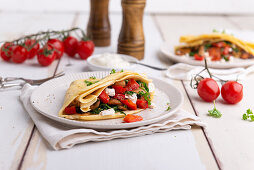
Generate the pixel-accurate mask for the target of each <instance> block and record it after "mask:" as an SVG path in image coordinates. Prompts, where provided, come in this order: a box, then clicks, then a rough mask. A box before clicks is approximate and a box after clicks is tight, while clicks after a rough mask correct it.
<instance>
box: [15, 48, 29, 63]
mask: <svg viewBox="0 0 254 170" xmlns="http://www.w3.org/2000/svg"><path fill="white" fill-rule="evenodd" d="M12 50H13V52H12V61H13V62H14V63H23V62H24V61H25V60H26V59H27V54H28V52H27V50H26V48H25V47H23V46H21V45H16V46H13V49H12Z"/></svg>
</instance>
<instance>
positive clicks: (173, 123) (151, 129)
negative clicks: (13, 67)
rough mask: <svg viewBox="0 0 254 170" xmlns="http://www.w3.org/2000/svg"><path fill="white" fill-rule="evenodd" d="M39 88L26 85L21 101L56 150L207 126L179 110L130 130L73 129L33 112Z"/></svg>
mask: <svg viewBox="0 0 254 170" xmlns="http://www.w3.org/2000/svg"><path fill="white" fill-rule="evenodd" d="M35 88H36V87H33V86H31V85H29V84H26V85H25V86H24V87H23V89H22V91H21V95H20V100H21V102H22V103H23V105H24V108H25V109H26V111H27V112H28V114H29V115H30V117H31V118H32V120H33V122H34V123H35V125H36V127H37V128H38V130H39V131H40V133H41V135H42V136H43V137H44V138H45V139H46V140H47V141H48V142H49V144H50V145H51V146H52V147H53V148H54V149H55V150H59V149H64V148H71V147H72V146H74V145H76V144H79V143H85V142H89V141H96V142H98V141H106V140H111V139H115V138H128V137H135V136H142V135H148V134H153V133H155V132H168V131H170V130H176V129H190V128H191V125H198V126H203V127H204V126H205V124H204V123H202V122H201V120H200V118H198V117H197V116H195V115H193V114H190V113H188V112H186V111H183V110H179V111H177V112H176V113H175V114H174V115H172V116H171V117H169V118H168V119H165V120H163V121H160V122H157V123H155V124H151V125H147V126H142V127H137V128H133V129H127V130H110V131H98V130H94V129H86V128H77V127H70V126H66V125H64V124H60V123H58V122H56V121H53V120H50V119H48V118H47V117H45V116H43V115H41V114H40V113H38V112H37V111H36V110H35V109H34V108H33V106H32V105H31V103H30V96H31V94H32V92H33V90H34V89H35Z"/></svg>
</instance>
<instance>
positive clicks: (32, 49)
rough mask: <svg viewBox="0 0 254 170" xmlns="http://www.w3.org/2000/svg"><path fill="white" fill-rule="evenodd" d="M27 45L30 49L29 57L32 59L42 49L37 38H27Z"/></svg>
mask: <svg viewBox="0 0 254 170" xmlns="http://www.w3.org/2000/svg"><path fill="white" fill-rule="evenodd" d="M25 47H26V49H27V51H28V54H27V59H32V58H34V57H35V56H36V54H37V52H38V51H39V49H40V44H39V43H37V41H36V40H32V39H27V40H26V41H25Z"/></svg>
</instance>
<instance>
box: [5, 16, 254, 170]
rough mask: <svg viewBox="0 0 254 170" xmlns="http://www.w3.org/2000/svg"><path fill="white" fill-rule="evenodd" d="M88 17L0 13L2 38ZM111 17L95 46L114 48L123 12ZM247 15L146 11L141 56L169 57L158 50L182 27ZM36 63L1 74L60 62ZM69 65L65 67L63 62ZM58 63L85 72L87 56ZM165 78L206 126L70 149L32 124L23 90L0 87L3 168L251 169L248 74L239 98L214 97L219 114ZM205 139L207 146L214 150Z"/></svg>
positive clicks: (196, 29) (233, 22)
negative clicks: (108, 41) (234, 101)
mask: <svg viewBox="0 0 254 170" xmlns="http://www.w3.org/2000/svg"><path fill="white" fill-rule="evenodd" d="M87 19H88V15H87V14H81V15H78V14H75V13H49V12H47V13H45V12H29V13H22V12H21V13H20V12H19V13H13V12H2V13H0V20H1V22H2V23H6V24H2V25H1V27H0V40H3V39H5V40H6V39H13V38H15V37H17V36H20V35H22V34H24V33H31V32H36V31H39V30H43V29H48V28H54V29H64V28H70V27H71V26H76V25H77V26H80V27H82V28H86V23H87ZM110 19H111V24H112V45H111V46H110V47H107V48H96V50H95V53H101V52H104V51H110V52H116V45H117V38H118V34H119V31H120V26H121V16H120V15H119V14H112V15H111V16H110ZM252 20H253V17H251V16H232V17H231V16H190V15H188V16H183V15H179V16H178V15H156V14H154V15H152V16H151V15H146V16H145V18H144V25H145V35H146V41H147V43H146V57H145V60H144V61H143V62H145V63H148V64H149V63H150V64H151V63H152V64H154V65H158V66H161V67H162V66H168V65H170V64H171V63H170V62H169V61H168V60H167V59H163V56H159V55H158V50H159V46H160V45H161V44H162V43H163V40H169V41H171V42H172V43H174V42H177V40H178V37H179V36H180V35H182V34H198V33H202V32H210V31H211V30H212V29H213V28H234V29H253V28H254V25H253V22H251V21H252ZM7 23H8V24H7ZM204 23H205V24H204ZM14 28H15V29H14ZM35 63H36V61H35V60H32V61H29V62H27V63H26V64H25V66H24V65H16V64H11V63H8V64H7V63H5V62H4V63H3V62H2V61H0V73H1V76H17V75H19V76H24V77H31V78H42V77H47V76H49V75H52V74H53V73H54V71H55V68H56V66H57V64H58V62H57V61H56V62H55V63H54V64H53V65H52V66H50V67H48V68H47V67H44V68H43V67H38V65H36V64H35ZM67 64H68V65H70V66H66V65H67ZM14 70H15V71H14ZM61 70H65V71H66V72H67V73H68V72H80V71H87V70H88V68H87V66H86V63H85V62H84V61H78V60H74V59H69V58H67V57H66V56H65V57H64V58H63V59H62V60H61V62H60V64H59V67H58V71H61ZM139 70H143V71H144V72H149V74H150V75H153V76H162V77H163V74H161V73H160V72H158V71H153V70H151V69H147V68H145V67H140V68H139ZM167 81H169V82H171V83H173V84H175V85H176V86H177V87H178V88H179V89H180V90H181V91H182V92H183V93H184V96H185V103H184V106H183V108H184V109H186V110H188V111H189V112H191V113H193V114H198V115H200V116H201V117H202V119H203V120H204V121H205V122H207V123H208V125H209V126H208V128H207V130H206V131H205V133H204V131H202V130H201V129H200V128H194V129H193V130H191V131H173V132H169V133H162V134H155V135H149V136H143V137H137V138H130V139H119V140H113V141H107V142H101V143H88V144H81V145H78V146H75V147H74V148H73V149H70V150H63V151H53V150H52V149H50V147H49V146H48V144H47V142H46V141H45V140H44V139H42V138H41V136H40V134H39V132H38V131H37V130H36V128H35V129H34V128H33V127H34V125H33V123H32V122H31V120H30V118H29V117H28V116H27V114H26V113H25V111H24V109H23V108H22V106H21V104H20V102H19V101H18V95H19V93H20V92H19V91H18V90H15V91H6V92H0V95H1V97H0V114H4V115H5V118H4V119H1V120H0V139H1V140H0V169H17V168H18V167H19V165H20V167H19V168H21V169H60V168H61V169H71V168H72V169H73V168H75V169H84V168H87V169H102V168H104V169H169V168H171V169H218V167H217V163H218V164H219V168H223V169H228V170H232V169H250V170H251V169H253V168H254V167H253V163H252V160H253V154H252V152H253V151H254V148H253V145H252V143H253V142H254V141H253V139H254V137H253V136H252V131H253V129H252V127H253V125H252V123H250V122H245V121H242V120H241V115H242V113H243V112H244V111H245V110H246V109H248V108H249V107H251V104H252V101H253V97H252V93H253V92H252V87H253V85H254V80H253V78H249V79H248V80H247V81H246V82H245V83H244V90H245V94H244V101H243V102H242V103H240V104H238V105H236V106H231V105H225V104H223V105H222V104H220V103H218V105H217V107H218V108H219V109H220V110H221V111H222V112H223V113H224V114H223V117H222V118H221V119H213V118H210V117H207V115H206V112H207V110H208V109H210V108H211V107H212V104H209V103H208V104H207V103H204V102H202V101H201V100H199V99H198V97H197V94H196V92H195V91H194V90H193V89H190V87H189V84H188V83H185V84H182V83H181V82H180V81H173V80H167ZM183 85H184V86H183ZM185 89H186V90H187V93H186V91H185ZM246 92H248V93H246ZM189 99H190V100H189ZM193 108H194V110H193ZM204 134H205V135H204ZM207 137H208V138H209V143H208V142H207ZM3 139H4V140H3ZM209 145H211V146H212V150H211V148H210V147H209ZM26 146H27V148H26ZM132 153H135V154H134V155H133V154H132ZM130 154H132V156H131V157H130V156H129V155H130ZM161 155H163V156H161ZM140 157H141V162H138V163H136V164H135V167H134V166H133V165H132V164H128V162H129V161H130V162H133V161H135V160H137V159H139V160H140ZM215 158H216V160H217V162H216V160H215ZM66 160H71V161H66ZM95 160H96V161H95ZM97 160H99V161H97ZM112 160H114V161H112ZM116 162H117V163H116ZM144 162H145V163H144ZM19 168H18V169H19Z"/></svg>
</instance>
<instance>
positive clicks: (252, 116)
mask: <svg viewBox="0 0 254 170" xmlns="http://www.w3.org/2000/svg"><path fill="white" fill-rule="evenodd" d="M249 118H250V121H251V122H252V121H254V114H253V112H252V110H251V109H248V110H247V111H246V113H244V114H243V120H248V119H249Z"/></svg>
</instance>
